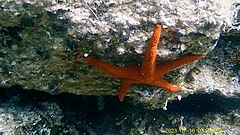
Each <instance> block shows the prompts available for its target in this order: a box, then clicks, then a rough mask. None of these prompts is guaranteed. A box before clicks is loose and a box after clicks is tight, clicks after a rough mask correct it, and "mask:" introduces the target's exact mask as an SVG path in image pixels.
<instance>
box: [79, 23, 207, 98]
mask: <svg viewBox="0 0 240 135" xmlns="http://www.w3.org/2000/svg"><path fill="white" fill-rule="evenodd" d="M161 32H162V28H161V25H160V24H157V25H156V28H155V30H154V33H153V35H152V37H151V38H150V41H149V44H148V46H147V49H146V52H145V56H144V59H143V62H142V64H141V67H139V66H125V67H122V68H120V67H117V66H114V65H112V64H109V63H107V62H104V61H101V60H97V59H94V58H92V57H85V58H83V60H84V61H86V62H87V63H89V64H91V65H93V66H95V67H97V68H99V69H100V70H102V71H104V72H106V73H108V74H110V75H112V76H114V77H117V78H120V79H121V87H120V90H119V92H118V97H119V100H120V102H123V100H124V96H125V95H126V93H127V91H128V89H130V86H131V84H133V83H136V84H137V83H142V84H148V85H153V86H157V87H162V88H164V89H166V90H168V91H171V92H175V91H180V90H182V89H181V87H179V86H175V85H172V84H170V83H169V82H168V81H166V80H164V79H163V78H162V76H163V75H164V74H166V73H168V72H169V71H171V70H173V69H175V68H177V67H179V66H181V65H183V64H187V63H190V62H193V61H195V60H198V59H201V58H204V57H205V56H204V55H196V56H184V57H181V58H178V59H175V60H172V61H168V62H164V63H161V64H158V65H157V63H156V59H157V53H158V51H157V46H158V43H159V39H160V36H161Z"/></svg>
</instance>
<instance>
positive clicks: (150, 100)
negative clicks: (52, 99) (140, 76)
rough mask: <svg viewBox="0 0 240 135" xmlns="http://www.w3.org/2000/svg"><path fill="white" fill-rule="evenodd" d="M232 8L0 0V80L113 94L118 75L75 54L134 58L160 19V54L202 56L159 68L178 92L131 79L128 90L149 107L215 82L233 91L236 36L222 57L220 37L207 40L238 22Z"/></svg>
mask: <svg viewBox="0 0 240 135" xmlns="http://www.w3.org/2000/svg"><path fill="white" fill-rule="evenodd" d="M239 9H240V6H239V2H237V1H234V0H231V1H229V2H228V3H226V2H225V1H224V0H220V1H215V0H208V1H193V0H184V1H181V2H180V1H175V2H174V1H173V2H170V1H168V0H163V1H158V0H151V1H138V2H132V1H127V0H126V1H112V0H110V1H97V2H96V1H92V0H89V1H87V2H86V1H81V2H75V1H24V2H23V1H15V0H11V1H10V0H4V1H1V2H0V17H1V20H0V43H1V44H0V45H1V46H0V82H1V83H0V85H1V86H2V87H10V86H13V85H20V86H22V87H23V88H25V89H36V90H40V91H45V92H48V93H51V94H58V93H61V92H69V93H75V94H82V95H116V93H117V90H118V89H119V86H120V83H119V82H120V81H119V80H118V79H115V78H112V77H111V76H108V75H106V74H104V73H102V72H100V71H98V70H96V69H95V68H93V67H92V66H89V65H87V64H86V63H84V62H83V61H81V60H80V59H78V61H76V59H75V58H76V57H80V58H81V57H83V56H84V55H91V56H93V57H95V58H98V59H101V60H105V61H108V62H110V63H113V64H115V65H118V66H125V65H133V64H134V65H139V64H140V63H141V61H142V57H143V55H144V50H145V48H146V45H147V40H148V39H149V37H150V36H151V33H152V30H153V28H154V24H155V23H158V22H161V23H162V24H163V27H164V32H163V35H162V37H161V44H160V46H159V59H158V61H159V62H161V61H166V60H169V59H175V58H177V57H180V56H185V55H196V54H205V55H207V58H206V59H204V60H200V62H196V63H194V64H188V65H187V66H183V67H182V68H180V69H177V70H174V71H172V72H170V73H169V74H167V75H166V76H165V78H167V80H169V81H170V82H172V83H174V84H177V85H180V86H181V87H183V89H184V91H183V92H180V93H177V94H175V93H169V92H167V91H165V90H162V89H161V88H156V87H151V86H145V85H144V86H142V85H137V86H133V88H132V89H131V90H130V91H129V95H132V97H134V98H135V99H136V101H137V102H142V103H147V104H148V105H149V106H151V107H153V108H159V107H165V105H166V103H167V101H169V100H174V99H181V98H182V97H185V96H187V95H189V94H191V93H196V92H212V91H215V90H218V91H220V93H223V94H225V95H227V96H228V95H230V94H232V95H236V94H235V93H239V91H238V90H239V44H238V43H239V42H238V43H237V42H234V43H236V44H233V43H229V44H230V45H228V47H229V49H230V48H232V47H234V46H235V48H236V49H235V51H234V52H228V54H229V56H227V57H226V56H225V53H224V52H225V51H226V50H224V48H226V46H225V45H226V44H225V43H223V44H222V45H221V46H220V48H222V49H219V48H216V49H214V48H215V47H216V45H217V42H218V40H219V37H220V34H221V33H222V32H223V31H225V32H226V33H227V32H228V31H230V32H231V29H235V30H239V29H240V27H239V22H240V21H239V20H240V19H239V16H240V15H239V11H240V10H239ZM227 30H228V31H227ZM237 37H239V36H238V35H237ZM226 42H227V41H226ZM213 49H214V50H213ZM210 51H212V52H211V53H209V52H210ZM219 53H220V54H222V55H221V56H222V57H224V58H223V59H222V58H220V57H219ZM233 54H234V55H233ZM230 55H232V56H230ZM235 56H237V61H235V63H231V62H230V61H229V58H232V57H235ZM229 63H230V64H229ZM222 64H223V65H222ZM216 65H217V66H216ZM218 65H222V67H220V68H219V66H218ZM194 67H195V68H194ZM229 67H234V71H233V69H232V68H229ZM231 71H233V73H234V74H233V75H232V76H230V75H229V73H232V72H231ZM222 72H224V74H222ZM222 82H224V83H222ZM213 83H214V84H213ZM139 95H140V96H139ZM165 109H166V108H165Z"/></svg>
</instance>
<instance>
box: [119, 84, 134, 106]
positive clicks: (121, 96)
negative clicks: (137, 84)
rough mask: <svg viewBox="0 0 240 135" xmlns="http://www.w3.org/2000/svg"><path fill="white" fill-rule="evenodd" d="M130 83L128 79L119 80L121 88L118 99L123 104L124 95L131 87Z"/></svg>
mask: <svg viewBox="0 0 240 135" xmlns="http://www.w3.org/2000/svg"><path fill="white" fill-rule="evenodd" d="M131 83H132V81H131V80H129V79H122V80H121V84H122V85H121V88H120V90H119V92H118V98H119V101H120V102H123V100H124V96H125V95H126V93H127V91H128V90H129V88H130V86H131Z"/></svg>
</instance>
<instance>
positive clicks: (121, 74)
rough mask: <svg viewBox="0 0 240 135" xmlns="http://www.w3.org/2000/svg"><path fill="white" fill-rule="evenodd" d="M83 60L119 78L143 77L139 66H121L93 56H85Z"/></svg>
mask: <svg viewBox="0 0 240 135" xmlns="http://www.w3.org/2000/svg"><path fill="white" fill-rule="evenodd" d="M83 60H84V61H86V62H87V63H89V64H91V65H94V66H95V67H97V68H98V69H100V70H102V71H104V72H106V73H108V74H110V75H112V76H114V77H117V78H129V79H130V78H132V79H137V80H138V79H140V78H142V77H141V74H140V73H139V67H133V66H128V67H123V68H120V67H117V66H114V65H112V64H109V63H107V62H104V61H101V60H97V59H94V58H92V57H86V58H83Z"/></svg>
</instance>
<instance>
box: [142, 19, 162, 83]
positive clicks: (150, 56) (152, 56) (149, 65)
mask: <svg viewBox="0 0 240 135" xmlns="http://www.w3.org/2000/svg"><path fill="white" fill-rule="evenodd" d="M161 32H162V28H161V25H160V24H157V25H156V28H155V30H154V33H153V35H152V37H151V39H150V41H149V44H148V46H147V49H146V52H145V56H144V59H143V62H142V65H141V73H142V74H143V75H144V77H145V79H146V81H152V80H153V79H154V74H155V69H156V57H157V46H158V43H159V39H160V36H161Z"/></svg>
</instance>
